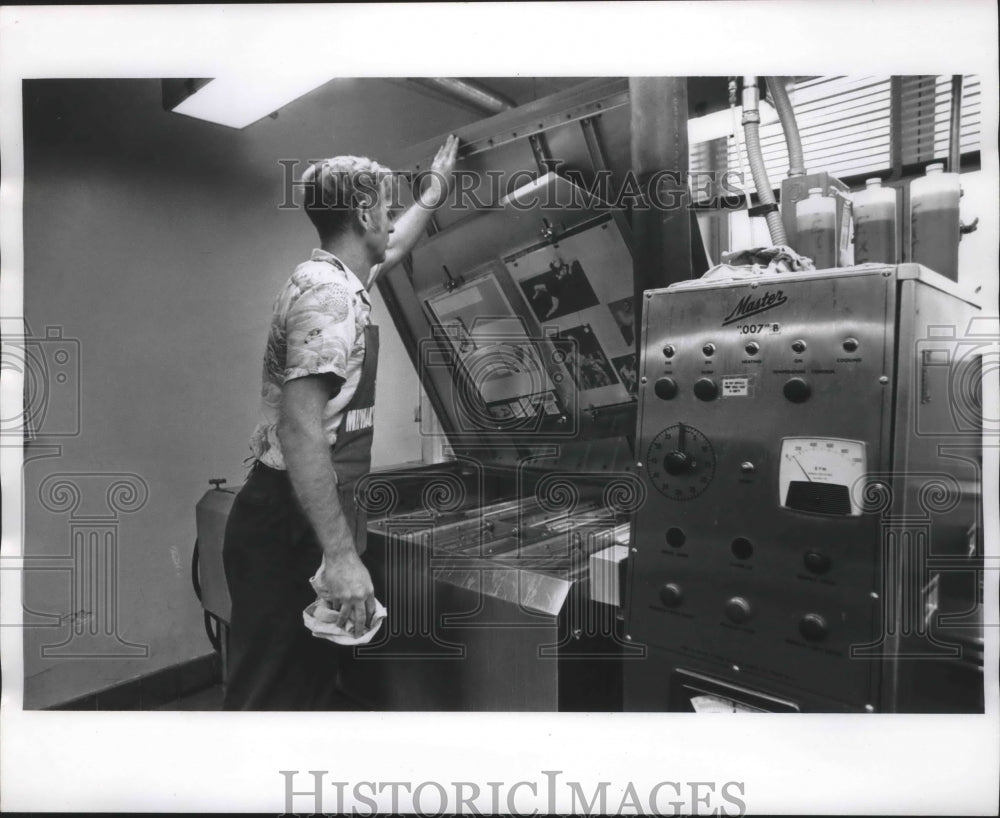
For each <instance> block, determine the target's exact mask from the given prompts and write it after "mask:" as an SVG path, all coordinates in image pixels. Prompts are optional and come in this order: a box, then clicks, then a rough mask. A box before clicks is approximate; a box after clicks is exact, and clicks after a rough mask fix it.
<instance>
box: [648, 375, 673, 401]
mask: <svg viewBox="0 0 1000 818" xmlns="http://www.w3.org/2000/svg"><path fill="white" fill-rule="evenodd" d="M653 391H654V392H656V397H658V398H660V400H672V399H673V398H676V397H677V381H675V380H674V379H673V378H659V379H658V380H657V381H656V383H655V384H653Z"/></svg>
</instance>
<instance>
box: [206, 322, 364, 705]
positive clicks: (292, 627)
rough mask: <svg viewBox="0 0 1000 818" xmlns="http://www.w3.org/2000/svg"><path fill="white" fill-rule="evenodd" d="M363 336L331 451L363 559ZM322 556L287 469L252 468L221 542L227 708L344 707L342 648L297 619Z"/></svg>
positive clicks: (308, 600)
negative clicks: (359, 495)
mask: <svg viewBox="0 0 1000 818" xmlns="http://www.w3.org/2000/svg"><path fill="white" fill-rule="evenodd" d="M364 333H365V359H364V363H363V364H362V367H361V377H360V380H359V382H358V387H357V390H356V391H355V393H354V397H353V398H352V399H351V401H350V403H349V404H348V406H347V408H346V409H345V410H344V416H343V418H341V421H340V426H339V427H338V428H337V440H336V442H335V443H334V445H333V448H332V450H331V453H330V456H331V459H332V460H333V467H334V470H335V471H336V473H337V493H338V495H339V498H340V504H341V507H342V508H343V510H344V515H345V516H346V517H347V520H348V524H349V525H350V527H351V529H352V530H353V532H354V542H355V546H356V548H357V550H358V553H359V554H360V553H362V552H363V551H364V549H365V535H366V530H367V527H366V521H365V515H364V513H363V511H362V510H361V509H359V508H358V505H357V502H356V500H355V497H354V490H355V487H356V485H357V482H358V480H359V479H361V478H362V477H363V476H364V475H365V474H367V473H368V471H369V469H370V468H371V445H372V438H373V435H374V425H373V423H372V414H373V411H374V405H375V375H376V372H377V370H378V327H376V326H368V327H365V330H364ZM322 558H323V550H322V548H321V547H320V545H319V542H318V541H317V540H316V535H315V533H314V532H313V528H312V525H311V524H310V523H309V521H308V519H307V518H306V515H305V513H304V512H303V511H302V508H301V507H300V505H299V503H298V500H297V499H296V498H295V494H294V492H293V491H292V486H291V482H290V481H289V479H288V473H287V472H284V471H279V470H277V469H271V468H268V467H267V466H265V465H263V464H262V463H259V462H258V463H257V464H255V465H254V468H253V470H252V471H251V473H250V477H249V479H248V480H247V482H246V484H245V485H244V486H243V488H242V489H241V490H240V493H239V494H238V495H237V497H236V500H235V502H234V503H233V509H232V512H231V513H230V515H229V519H228V521H227V523H226V537H225V544H224V546H223V561H224V564H225V568H226V579H227V581H228V584H229V594H230V597H231V598H232V602H233V605H232V614H231V616H230V630H229V641H228V657H227V660H228V661H227V663H228V668H227V678H226V692H225V699H224V701H223V709H224V710H331V709H343V707H344V699H343V698H342V697H341V696H340V695H339V694H338V693H337V668H338V660H339V656H340V654H341V652H343V651H345V649H344V648H341V647H339V646H337V645H335V644H334V643H332V642H329V641H327V640H325V639H319V638H317V637H315V636H313V635H312V634H311V633H310V632H309V629H308V628H306V626H305V624H304V623H303V621H302V611H303V610H304V609H305V608H306V607H307V606H308V605H309V604H311V603H312V602H313V600H315V598H316V594H315V592H314V591H313V590H312V587H311V586H310V585H309V578H310V577H311V576H312V575H313V574H315V573H316V569H317V568H319V566H320V561H321V560H322ZM346 650H348V651H349V650H350V649H349V648H348V649H346Z"/></svg>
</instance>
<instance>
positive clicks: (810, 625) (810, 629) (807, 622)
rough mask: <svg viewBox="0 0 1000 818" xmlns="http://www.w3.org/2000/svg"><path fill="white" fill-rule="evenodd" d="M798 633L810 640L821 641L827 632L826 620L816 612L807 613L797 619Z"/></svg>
mask: <svg viewBox="0 0 1000 818" xmlns="http://www.w3.org/2000/svg"><path fill="white" fill-rule="evenodd" d="M799 633H801V634H802V635H803V636H804V637H805V638H806V639H808V640H809V641H810V642H822V641H823V640H824V639H826V635H827V633H828V631H827V627H826V620H825V619H824V618H823V617H822V616H820V615H819V614H817V613H808V614H806V615H805V616H803V617H802V619H800V620H799Z"/></svg>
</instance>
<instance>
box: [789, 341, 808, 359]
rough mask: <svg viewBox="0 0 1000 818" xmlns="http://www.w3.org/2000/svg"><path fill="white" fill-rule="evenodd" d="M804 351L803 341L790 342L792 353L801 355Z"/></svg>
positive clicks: (804, 343)
mask: <svg viewBox="0 0 1000 818" xmlns="http://www.w3.org/2000/svg"><path fill="white" fill-rule="evenodd" d="M805 351H806V342H805V341H803V340H802V339H801V338H797V339H796V340H794V341H792V352H795V353H797V354H799V355H801V354H802V353H803V352H805Z"/></svg>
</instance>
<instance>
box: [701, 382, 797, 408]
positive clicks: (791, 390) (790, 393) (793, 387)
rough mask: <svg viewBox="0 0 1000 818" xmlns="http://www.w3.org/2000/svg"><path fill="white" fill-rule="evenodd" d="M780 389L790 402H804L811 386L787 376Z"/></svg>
mask: <svg viewBox="0 0 1000 818" xmlns="http://www.w3.org/2000/svg"><path fill="white" fill-rule="evenodd" d="M695 388H697V385H695ZM782 391H783V392H784V393H785V397H786V398H788V400H790V401H791V402H792V403H804V402H805V401H807V400H809V396H810V395H811V394H812V387H811V386H809V383H808V382H807V381H806V380H805V379H803V378H789V379H788V380H787V381H786V382H785V386H784V389H782Z"/></svg>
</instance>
